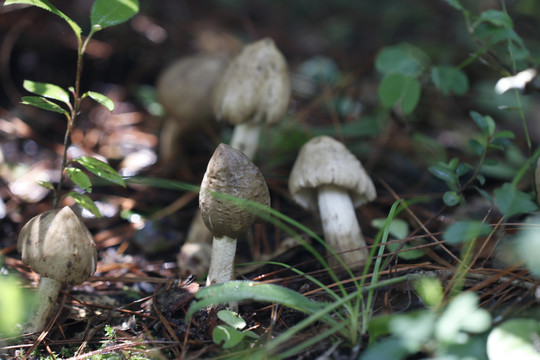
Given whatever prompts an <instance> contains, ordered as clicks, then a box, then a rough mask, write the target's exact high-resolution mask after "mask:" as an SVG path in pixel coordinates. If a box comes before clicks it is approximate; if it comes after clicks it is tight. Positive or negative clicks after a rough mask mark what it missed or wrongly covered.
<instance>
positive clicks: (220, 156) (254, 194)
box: [199, 144, 270, 238]
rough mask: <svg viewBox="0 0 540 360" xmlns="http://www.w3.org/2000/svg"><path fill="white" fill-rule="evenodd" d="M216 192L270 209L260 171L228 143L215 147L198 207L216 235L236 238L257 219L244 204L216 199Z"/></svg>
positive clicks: (268, 196) (202, 184)
mask: <svg viewBox="0 0 540 360" xmlns="http://www.w3.org/2000/svg"><path fill="white" fill-rule="evenodd" d="M213 192H216V193H221V194H226V195H231V196H234V197H238V198H241V199H246V200H251V201H255V202H258V203H260V204H263V205H266V206H270V195H269V193H268V187H267V185H266V182H265V180H264V177H263V176H262V174H261V172H260V170H259V168H257V167H256V166H255V165H254V164H253V163H252V162H251V160H249V158H248V157H247V156H246V155H245V154H244V153H242V152H241V151H238V150H236V149H234V148H232V147H231V146H229V145H227V144H219V146H218V147H217V148H216V150H215V151H214V154H213V155H212V158H211V159H210V161H209V162H208V167H207V169H206V173H205V174H204V178H203V181H202V183H201V192H200V194H199V208H200V210H201V215H202V218H203V221H204V223H205V224H206V226H207V227H208V229H209V230H210V231H211V232H212V233H213V234H214V235H215V236H218V237H221V236H228V237H230V238H237V237H238V236H239V235H241V234H243V233H245V232H246V231H247V230H248V228H249V227H250V226H251V225H252V224H253V223H254V222H256V221H257V220H258V217H257V215H256V214H255V213H254V212H253V210H251V211H250V209H247V208H246V207H245V205H244V206H242V204H235V203H234V201H233V200H231V199H226V198H222V197H219V196H215V194H213Z"/></svg>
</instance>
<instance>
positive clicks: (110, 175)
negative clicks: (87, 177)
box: [73, 156, 126, 187]
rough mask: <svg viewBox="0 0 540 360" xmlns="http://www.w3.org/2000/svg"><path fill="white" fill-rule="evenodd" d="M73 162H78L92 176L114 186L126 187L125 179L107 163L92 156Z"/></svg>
mask: <svg viewBox="0 0 540 360" xmlns="http://www.w3.org/2000/svg"><path fill="white" fill-rule="evenodd" d="M73 161H76V162H78V163H79V164H81V165H82V166H84V167H85V168H86V170H88V171H90V172H91V173H92V174H95V175H97V176H99V177H100V178H102V179H105V180H108V181H110V182H112V183H114V184H117V185H120V186H123V187H126V183H125V181H124V179H122V177H121V176H120V175H119V174H118V173H117V172H116V171H115V170H114V169H113V168H112V167H111V166H110V165H109V164H107V163H106V162H103V161H101V160H98V159H96V158H93V157H90V156H83V157H81V158H78V159H75V160H73Z"/></svg>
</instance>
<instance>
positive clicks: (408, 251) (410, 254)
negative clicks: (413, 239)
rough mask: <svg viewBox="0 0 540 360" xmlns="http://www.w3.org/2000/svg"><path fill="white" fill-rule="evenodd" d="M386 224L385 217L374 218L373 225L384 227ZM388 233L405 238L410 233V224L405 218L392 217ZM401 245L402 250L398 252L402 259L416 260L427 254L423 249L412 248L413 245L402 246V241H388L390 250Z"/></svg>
mask: <svg viewBox="0 0 540 360" xmlns="http://www.w3.org/2000/svg"><path fill="white" fill-rule="evenodd" d="M385 224H386V219H385V218H380V219H373V220H372V221H371V225H372V226H373V227H375V228H377V229H382V228H383V227H384V226H385ZM388 233H389V234H390V235H392V237H393V238H395V239H405V238H406V237H407V235H408V234H409V225H408V224H407V222H406V221H405V220H402V219H392V221H390V224H389V225H388ZM400 247H401V250H400V252H399V253H398V254H397V256H399V257H400V258H402V259H405V260H414V259H418V258H421V257H423V256H424V255H425V253H424V252H423V251H422V250H419V249H412V246H411V245H408V244H405V245H403V246H401V244H400V243H387V244H386V248H387V249H388V251H390V252H394V251H397V249H398V248H400Z"/></svg>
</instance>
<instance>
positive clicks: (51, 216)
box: [17, 206, 97, 285]
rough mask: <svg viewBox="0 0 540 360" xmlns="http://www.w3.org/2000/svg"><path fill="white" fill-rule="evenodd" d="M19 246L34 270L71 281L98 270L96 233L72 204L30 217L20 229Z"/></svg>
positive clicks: (72, 282)
mask: <svg viewBox="0 0 540 360" xmlns="http://www.w3.org/2000/svg"><path fill="white" fill-rule="evenodd" d="M17 250H18V251H19V252H20V253H21V254H22V261H23V263H25V264H26V265H28V266H30V267H31V268H32V270H34V271H35V272H37V273H39V274H41V276H45V277H48V278H51V279H54V280H56V281H59V282H62V283H67V284H69V285H78V284H82V283H83V282H84V281H86V279H88V277H89V276H90V275H91V274H93V273H94V271H96V264H97V251H96V245H95V243H94V239H93V237H92V234H90V231H88V228H87V227H86V225H84V224H83V223H82V222H81V221H80V220H79V218H78V217H77V215H75V213H74V212H73V210H71V208H70V207H68V206H66V207H64V208H62V209H60V210H51V211H47V212H44V213H42V214H40V215H37V216H35V217H33V218H32V219H30V221H28V222H27V223H26V224H25V225H24V227H23V228H22V229H21V232H20V233H19V238H18V240H17Z"/></svg>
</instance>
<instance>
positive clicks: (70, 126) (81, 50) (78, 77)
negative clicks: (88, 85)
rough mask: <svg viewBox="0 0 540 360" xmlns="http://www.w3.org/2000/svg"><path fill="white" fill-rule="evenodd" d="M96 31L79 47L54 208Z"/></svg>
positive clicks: (57, 200) (56, 206) (62, 178)
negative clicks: (87, 55)
mask: <svg viewBox="0 0 540 360" xmlns="http://www.w3.org/2000/svg"><path fill="white" fill-rule="evenodd" d="M93 33H94V31H93V30H92V31H91V32H90V34H89V35H88V37H87V38H86V40H85V41H84V44H81V42H80V41H79V45H78V49H77V68H76V72H75V89H74V91H73V106H72V107H71V114H70V115H69V116H66V117H67V127H66V133H65V135H64V154H63V156H62V167H61V169H60V180H59V181H58V185H57V186H56V194H55V196H54V200H53V209H57V208H58V203H59V201H60V197H61V196H62V193H61V190H62V187H63V185H64V170H65V169H66V167H67V151H68V148H69V145H70V144H71V131H72V130H73V127H74V126H75V121H76V119H77V114H78V113H79V109H80V105H81V97H80V86H81V74H82V69H83V55H84V52H85V50H86V46H87V45H88V42H89V41H90V38H91V37H92V35H93Z"/></svg>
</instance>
